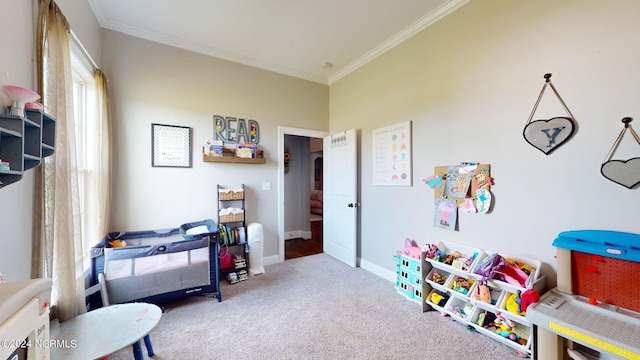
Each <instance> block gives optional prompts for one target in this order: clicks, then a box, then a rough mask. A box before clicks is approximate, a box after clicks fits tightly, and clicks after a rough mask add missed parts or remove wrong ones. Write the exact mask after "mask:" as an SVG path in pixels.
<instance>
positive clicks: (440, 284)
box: [425, 267, 451, 290]
mask: <svg viewBox="0 0 640 360" xmlns="http://www.w3.org/2000/svg"><path fill="white" fill-rule="evenodd" d="M436 274H439V275H440V278H441V279H442V280H441V281H436V280H438V279H439V277H438V276H437V275H436ZM449 277H451V274H450V273H448V272H446V271H444V270H442V269H438V268H435V267H434V268H431V271H429V273H428V274H427V276H426V277H425V281H426V282H427V283H429V285H431V287H433V288H436V289H439V290H444V289H445V284H446V283H447V281H448V280H449Z"/></svg>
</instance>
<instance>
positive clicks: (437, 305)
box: [425, 289, 449, 312]
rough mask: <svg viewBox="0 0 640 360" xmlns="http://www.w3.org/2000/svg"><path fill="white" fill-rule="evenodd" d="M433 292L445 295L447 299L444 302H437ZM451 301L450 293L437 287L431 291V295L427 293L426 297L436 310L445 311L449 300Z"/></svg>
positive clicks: (426, 300)
mask: <svg viewBox="0 0 640 360" xmlns="http://www.w3.org/2000/svg"><path fill="white" fill-rule="evenodd" d="M433 294H437V295H440V296H443V297H444V298H445V299H446V300H443V303H442V304H440V302H436V299H434V298H433V296H434V295H433ZM448 301H449V295H448V294H447V293H446V291H440V290H437V289H432V290H431V291H430V292H429V295H427V297H426V298H425V302H426V303H427V304H429V305H431V307H432V308H434V309H435V310H438V311H441V312H443V311H444V307H445V306H446V304H447V302H448Z"/></svg>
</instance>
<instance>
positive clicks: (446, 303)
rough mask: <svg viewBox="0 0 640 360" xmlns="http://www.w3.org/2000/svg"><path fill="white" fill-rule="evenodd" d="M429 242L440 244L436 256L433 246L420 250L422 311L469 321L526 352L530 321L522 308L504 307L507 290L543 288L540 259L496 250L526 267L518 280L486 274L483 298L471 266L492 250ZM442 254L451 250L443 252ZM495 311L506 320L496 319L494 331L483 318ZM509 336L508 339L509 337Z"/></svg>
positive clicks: (528, 351) (495, 315)
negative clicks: (486, 292)
mask: <svg viewBox="0 0 640 360" xmlns="http://www.w3.org/2000/svg"><path fill="white" fill-rule="evenodd" d="M434 245H435V246H436V247H437V248H438V250H439V253H436V254H437V255H436V256H434V257H430V256H429V255H431V256H433V254H434V253H433V251H432V250H431V251H429V252H423V253H422V257H423V266H422V267H423V269H425V270H426V275H425V279H424V280H425V281H424V288H423V292H424V293H427V294H428V295H426V296H425V297H424V299H425V304H426V305H428V307H426V309H425V311H426V310H427V309H428V308H429V307H431V308H433V309H434V310H436V311H439V312H441V313H442V314H445V315H449V316H451V318H452V319H455V320H457V321H459V322H461V323H462V324H464V325H467V326H472V327H473V328H475V329H476V330H477V331H478V332H479V333H481V334H483V335H486V336H488V337H490V338H492V339H494V340H496V341H499V342H501V343H503V344H505V345H507V346H509V347H511V348H513V349H516V350H519V351H520V352H522V353H523V354H525V355H528V356H531V355H532V351H533V350H532V343H533V339H532V337H533V336H532V325H531V323H529V322H528V321H527V320H526V318H525V316H524V315H523V314H516V313H513V312H512V311H510V310H509V308H511V309H513V307H512V306H510V305H513V304H510V303H509V301H514V298H513V297H511V295H512V294H517V293H518V291H519V292H520V293H524V292H525V291H526V290H528V289H531V288H533V289H535V290H537V291H538V292H539V293H542V292H543V291H544V286H545V283H546V277H541V276H540V275H539V269H540V265H541V264H540V262H539V261H537V260H534V259H526V258H520V257H516V256H511V255H507V254H502V253H499V254H500V255H501V256H502V257H503V258H504V259H507V260H508V261H512V262H516V263H518V264H526V265H527V266H528V267H527V269H530V271H531V273H530V274H529V276H528V278H527V281H526V282H525V283H524V284H523V286H520V285H516V284H513V283H508V282H506V281H502V280H499V279H496V278H493V279H489V280H486V281H485V282H484V283H483V284H485V285H487V286H488V289H489V302H484V301H481V300H479V299H476V297H475V295H474V294H475V293H476V292H478V291H479V289H478V287H479V284H480V283H481V282H482V281H483V280H484V279H483V277H482V276H481V275H479V274H476V273H475V271H476V270H477V268H478V266H479V265H480V264H482V262H483V260H485V259H486V258H487V257H488V256H490V255H491V254H493V253H494V252H490V251H484V250H482V249H477V248H473V247H469V246H466V245H463V244H456V243H453V242H445V241H441V242H439V243H437V244H434ZM444 254H446V255H451V254H456V255H455V256H445V255H444ZM456 257H458V259H456ZM460 259H461V260H460ZM456 260H457V261H456ZM443 281H444V282H443ZM434 294H435V295H434ZM516 311H517V310H516ZM498 314H500V316H501V317H502V319H501V320H500V321H503V323H505V324H507V325H505V326H507V328H504V329H500V328H499V324H497V325H496V327H495V328H494V329H495V330H496V331H493V330H492V328H491V327H489V326H488V324H487V321H488V320H490V319H493V318H498ZM483 319H484V320H485V322H484V323H483ZM500 321H498V322H497V323H499V322H500ZM509 325H511V327H509ZM502 330H505V331H502ZM507 330H508V331H507ZM511 333H513V334H511ZM510 336H511V338H512V339H511V338H509V337H510Z"/></svg>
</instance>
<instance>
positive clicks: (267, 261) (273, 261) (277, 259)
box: [262, 255, 280, 265]
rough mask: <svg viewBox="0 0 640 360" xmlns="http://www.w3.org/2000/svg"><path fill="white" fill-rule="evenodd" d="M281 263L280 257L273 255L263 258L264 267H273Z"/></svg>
mask: <svg viewBox="0 0 640 360" xmlns="http://www.w3.org/2000/svg"><path fill="white" fill-rule="evenodd" d="M278 263H280V257H279V256H278V255H271V256H267V257H263V258H262V265H273V264H278Z"/></svg>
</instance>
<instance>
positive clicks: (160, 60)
mask: <svg viewBox="0 0 640 360" xmlns="http://www.w3.org/2000/svg"><path fill="white" fill-rule="evenodd" d="M103 45H104V46H103V48H102V53H103V61H104V69H105V72H106V73H107V75H108V76H109V79H110V85H111V87H110V91H111V99H112V104H113V118H114V123H113V136H114V144H115V153H114V182H113V185H114V187H113V205H112V208H113V212H112V218H111V219H112V221H111V230H113V231H120V230H149V229H157V228H166V227H177V226H179V225H180V224H182V223H185V222H189V221H196V220H202V219H205V218H213V219H217V217H216V210H217V205H218V204H217V202H216V199H217V194H216V184H222V185H224V186H238V185H240V184H242V183H244V184H245V185H246V187H247V200H246V202H247V204H246V206H247V213H246V218H247V220H248V222H260V223H262V224H263V229H264V256H265V257H270V256H273V257H275V256H276V255H277V254H278V234H277V232H278V230H277V229H278V224H277V221H278V219H277V213H278V201H277V199H278V194H277V175H278V174H277V169H278V165H277V161H278V159H279V154H277V146H278V139H277V133H278V132H277V127H278V126H288V127H296V128H306V129H315V130H328V128H329V108H328V103H329V88H328V86H326V85H321V84H317V83H313V82H309V81H304V80H299V79H296V78H292V77H288V76H283V75H279V74H276V73H273V72H268V71H264V70H258V69H255V68H251V67H248V66H244V65H239V64H235V63H231V62H228V61H224V60H220V59H215V58H211V57H208V56H204V55H201V54H197V53H193V52H189V51H185V50H180V49H176V48H173V47H168V46H164V45H159V44H157V43H153V42H149V41H145V40H141V39H137V38H133V37H130V36H126V35H123V34H120V33H116V32H113V31H104V32H103ZM213 115H221V116H231V117H236V118H243V119H246V120H248V119H253V120H256V121H258V123H259V126H260V143H259V147H260V148H262V149H263V150H264V151H265V154H266V157H267V163H266V164H264V165H247V164H220V163H204V162H203V161H202V155H201V154H202V144H203V143H204V141H205V140H207V139H212V138H213ZM152 123H160V124H168V125H180V126H188V127H191V128H192V137H193V154H192V155H193V167H192V168H158V167H152V166H151V124H152ZM264 182H269V183H271V188H272V190H271V191H263V190H262V184H263V183H264Z"/></svg>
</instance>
